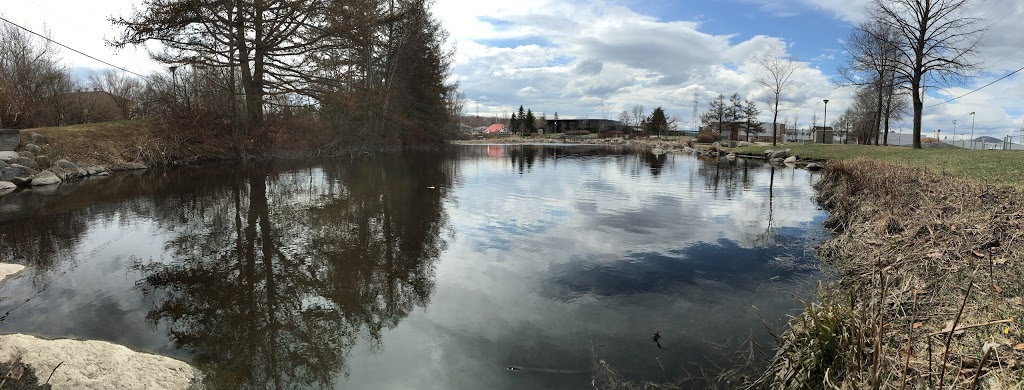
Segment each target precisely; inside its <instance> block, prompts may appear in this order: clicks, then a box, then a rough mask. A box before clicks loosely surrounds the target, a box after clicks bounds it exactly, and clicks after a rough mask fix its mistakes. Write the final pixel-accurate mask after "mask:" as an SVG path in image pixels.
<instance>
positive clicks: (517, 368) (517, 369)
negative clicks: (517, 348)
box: [505, 366, 523, 371]
mask: <svg viewBox="0 0 1024 390" xmlns="http://www.w3.org/2000/svg"><path fill="white" fill-rule="evenodd" d="M505 369H506V370H509V371H522V370H523V368H522V367H516V366H506V367H505Z"/></svg>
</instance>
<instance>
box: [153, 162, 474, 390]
mask: <svg viewBox="0 0 1024 390" xmlns="http://www.w3.org/2000/svg"><path fill="white" fill-rule="evenodd" d="M396 157H397V156H396V155H388V156H386V157H371V156H352V157H351V158H350V159H348V160H347V161H345V162H343V163H339V164H327V165H325V166H324V168H323V171H319V170H312V171H308V172H306V173H301V172H296V171H291V172H288V173H285V174H281V175H278V176H274V177H269V178H268V177H266V176H265V175H263V174H262V173H261V172H259V171H252V172H249V173H248V175H247V177H245V178H244V181H239V182H237V183H235V184H234V185H232V186H230V187H228V189H227V190H228V191H230V192H231V196H211V197H203V198H202V199H198V198H191V199H189V198H181V199H180V202H166V203H164V204H163V205H162V207H160V209H159V210H158V214H159V219H160V220H162V221H163V223H164V226H163V227H164V228H165V229H167V230H171V231H173V233H172V234H174V235H175V236H176V237H175V238H174V239H173V240H171V241H170V242H169V244H168V248H167V252H168V253H170V254H172V255H173V258H174V260H173V261H172V262H169V263H159V262H154V263H150V264H148V265H143V264H141V263H139V264H136V268H137V269H140V270H142V271H143V274H144V275H145V278H144V279H143V280H141V281H139V282H138V284H137V288H139V289H141V290H142V291H143V292H144V293H145V294H147V295H149V296H152V297H154V299H155V301H156V302H157V304H156V306H155V307H154V308H153V309H152V310H151V311H150V312H149V313H148V315H147V319H148V320H149V321H150V322H151V323H152V324H153V325H154V326H162V327H166V329H167V332H168V334H169V336H170V338H171V340H172V341H173V343H174V345H175V347H176V348H179V349H183V350H185V351H187V352H188V353H190V354H191V355H192V356H193V362H194V363H195V364H197V365H198V366H199V367H200V368H201V369H202V370H203V371H204V372H205V373H206V375H207V378H206V382H207V384H208V386H209V387H210V388H239V387H254V388H302V387H318V388H325V387H331V386H333V382H334V379H335V377H336V376H337V375H338V374H339V373H342V374H344V375H347V369H346V368H345V360H346V357H347V356H348V353H349V351H350V350H351V349H352V347H353V346H354V345H356V343H357V341H358V339H359V337H362V336H367V337H368V338H369V339H370V340H371V344H372V345H373V346H374V348H378V349H379V348H383V347H382V340H381V335H382V332H383V331H384V330H386V329H390V328H393V327H394V326H396V325H397V324H398V323H399V321H400V320H402V319H403V318H405V317H406V316H407V315H408V314H409V313H410V312H411V311H412V310H413V309H415V308H416V307H423V306H425V305H426V304H427V303H428V301H429V300H430V295H431V293H432V292H433V287H434V284H433V283H434V263H435V261H436V260H437V258H438V255H439V254H440V252H441V251H442V250H443V249H444V241H443V240H442V239H441V235H440V232H441V231H442V229H443V228H444V226H445V225H446V224H447V217H446V215H445V213H444V210H443V208H442V203H443V198H444V197H445V196H446V195H447V191H448V188H449V187H450V185H451V183H452V182H453V173H454V168H453V165H452V164H451V163H450V162H446V160H442V161H440V162H439V161H438V160H437V158H436V154H435V155H432V156H427V155H419V153H417V152H407V153H403V154H402V155H401V157H397V158H396Z"/></svg>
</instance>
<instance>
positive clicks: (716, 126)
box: [701, 94, 726, 132]
mask: <svg viewBox="0 0 1024 390" xmlns="http://www.w3.org/2000/svg"><path fill="white" fill-rule="evenodd" d="M725 119H726V107H725V96H723V95H721V94H719V95H718V99H717V100H712V101H711V104H710V105H709V106H708V111H707V112H705V113H704V114H702V115H701V122H703V123H706V124H708V127H710V128H711V131H717V132H721V131H722V126H723V124H724V123H725Z"/></svg>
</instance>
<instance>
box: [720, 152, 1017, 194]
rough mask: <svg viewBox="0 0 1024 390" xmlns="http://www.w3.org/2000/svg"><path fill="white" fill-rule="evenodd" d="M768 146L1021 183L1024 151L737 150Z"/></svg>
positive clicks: (813, 156) (816, 156) (802, 155)
mask: <svg viewBox="0 0 1024 390" xmlns="http://www.w3.org/2000/svg"><path fill="white" fill-rule="evenodd" d="M767 149H792V152H793V153H794V154H796V155H797V156H798V157H800V158H808V159H820V160H849V159H856V158H867V159H872V160H880V161H885V162H890V163H896V164H904V165H912V166H918V167H923V168H926V169H929V170H931V171H934V172H939V173H945V174H950V175H953V176H958V177H965V178H970V179H973V180H975V181H977V182H980V183H992V184H1007V185H1012V186H1016V187H1024V151H1008V150H968V149H956V148H949V149H945V148H943V149H919V150H914V149H911V148H907V147H894V146H864V145H821V144H811V145H784V146H783V145H780V146H777V147H774V148H773V147H771V146H748V147H743V148H738V149H737V150H736V152H737V153H740V154H761V153H762V152H763V151H765V150H767Z"/></svg>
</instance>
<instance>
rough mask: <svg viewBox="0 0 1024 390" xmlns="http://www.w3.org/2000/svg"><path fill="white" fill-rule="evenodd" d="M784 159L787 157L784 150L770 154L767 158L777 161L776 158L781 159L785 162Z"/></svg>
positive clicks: (787, 154) (787, 153)
mask: <svg viewBox="0 0 1024 390" xmlns="http://www.w3.org/2000/svg"><path fill="white" fill-rule="evenodd" d="M786 157H789V152H787V151H785V150H776V151H774V152H772V154H771V155H769V156H768V159H770V160H774V159H777V158H781V159H783V160H785V159H786Z"/></svg>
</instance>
